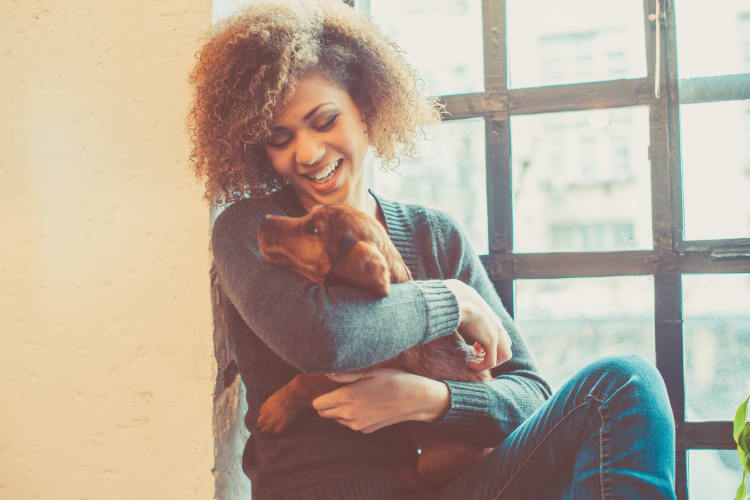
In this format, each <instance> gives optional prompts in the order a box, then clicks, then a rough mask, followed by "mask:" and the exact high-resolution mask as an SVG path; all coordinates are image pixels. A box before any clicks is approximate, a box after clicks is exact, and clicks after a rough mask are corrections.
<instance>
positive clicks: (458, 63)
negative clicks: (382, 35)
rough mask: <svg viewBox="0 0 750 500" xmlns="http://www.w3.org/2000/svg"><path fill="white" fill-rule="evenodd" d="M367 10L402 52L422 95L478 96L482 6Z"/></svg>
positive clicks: (391, 2) (375, 5) (440, 0)
mask: <svg viewBox="0 0 750 500" xmlns="http://www.w3.org/2000/svg"><path fill="white" fill-rule="evenodd" d="M370 10H371V13H372V16H373V18H374V19H375V21H376V22H377V23H378V24H379V25H380V26H381V27H382V28H383V29H384V31H385V32H386V33H388V35H389V36H390V37H391V38H392V39H393V40H394V41H395V42H396V43H398V44H399V45H400V46H401V47H402V48H403V49H404V50H405V51H406V57H407V59H408V60H409V62H410V63H411V64H412V65H414V67H415V68H416V70H417V75H419V77H420V78H421V79H422V80H424V83H425V92H426V93H427V94H429V95H447V94H463V93H467V92H481V91H483V90H484V72H483V52H482V2H479V1H476V0H408V1H404V0H370Z"/></svg>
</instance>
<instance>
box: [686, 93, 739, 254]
mask: <svg viewBox="0 0 750 500" xmlns="http://www.w3.org/2000/svg"><path fill="white" fill-rule="evenodd" d="M680 148H681V151H682V189H683V205H684V238H685V239H687V240H702V239H713V238H742V237H747V236H750V102H748V101H729V102H719V103H705V104H683V105H680Z"/></svg>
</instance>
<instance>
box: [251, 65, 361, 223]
mask: <svg viewBox="0 0 750 500" xmlns="http://www.w3.org/2000/svg"><path fill="white" fill-rule="evenodd" d="M366 132H367V127H366V125H365V123H364V122H363V119H362V114H361V113H360V111H359V109H357V106H356V105H355V104H354V101H352V98H351V96H350V95H349V93H348V92H347V91H346V90H344V89H342V88H341V87H340V86H338V85H336V84H334V83H332V82H331V80H329V79H327V78H325V77H324V76H321V75H318V74H310V75H308V76H305V77H304V78H303V79H301V80H300V82H299V83H298V85H297V88H296V89H295V91H294V94H293V95H292V97H291V99H290V100H289V102H288V103H287V104H286V106H284V107H283V108H282V109H280V110H278V111H277V112H276V116H275V117H274V123H273V127H272V130H271V135H270V137H269V138H268V140H267V141H266V144H265V150H266V154H267V155H268V159H269V160H270V161H271V165H272V166H273V168H274V170H276V172H278V173H279V175H281V176H282V177H283V178H284V179H286V180H287V181H289V183H290V184H291V185H292V188H293V189H294V191H295V192H296V194H297V198H298V199H299V201H300V203H301V204H302V206H304V207H305V208H306V209H308V210H309V209H310V208H312V207H314V206H315V205H323V204H328V203H348V204H350V205H351V204H353V205H355V206H356V205H357V204H358V202H357V200H361V199H362V193H364V189H365V184H364V175H363V173H364V167H363V165H364V161H365V156H366V154H367V148H368V147H369V140H368V137H367V133H366Z"/></svg>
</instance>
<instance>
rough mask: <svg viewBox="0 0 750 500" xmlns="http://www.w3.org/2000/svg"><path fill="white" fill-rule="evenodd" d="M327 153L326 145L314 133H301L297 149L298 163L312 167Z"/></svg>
mask: <svg viewBox="0 0 750 500" xmlns="http://www.w3.org/2000/svg"><path fill="white" fill-rule="evenodd" d="M325 154H326V148H325V145H324V144H323V143H322V142H321V141H320V140H318V139H317V138H316V137H315V136H314V134H300V136H299V138H298V139H297V150H296V151H295V155H296V160H297V163H299V164H301V165H303V166H305V167H311V166H313V165H315V164H316V163H318V162H319V161H320V160H322V159H323V157H324V156H325Z"/></svg>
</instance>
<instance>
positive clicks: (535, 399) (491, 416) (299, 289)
mask: <svg viewBox="0 0 750 500" xmlns="http://www.w3.org/2000/svg"><path fill="white" fill-rule="evenodd" d="M371 194H372V195H373V196H374V197H375V199H376V201H377V202H378V204H379V205H380V208H381V209H382V211H383V214H384V215H385V221H386V225H387V229H388V234H389V236H390V237H391V240H392V241H393V243H394V244H395V246H396V248H397V249H398V251H399V252H400V253H401V255H402V257H403V258H404V261H405V262H406V264H407V266H408V267H409V269H410V270H411V272H412V275H413V276H414V279H415V281H409V282H406V283H400V284H394V285H392V286H391V293H390V295H389V296H387V297H384V298H373V297H372V295H370V294H368V293H366V292H363V291H360V290H357V289H354V288H352V287H349V286H345V285H341V286H321V285H318V284H316V283H312V282H310V281H308V280H306V279H305V278H303V277H301V276H300V275H298V274H296V273H294V272H292V271H290V270H287V269H284V268H281V267H278V266H274V265H272V264H269V263H267V262H266V261H264V260H263V258H262V257H261V256H260V253H259V250H258V243H257V238H256V231H257V228H258V224H259V222H260V220H261V219H262V218H263V216H264V215H265V214H268V213H273V214H286V215H293V216H298V215H303V214H304V213H305V210H304V209H303V208H302V206H301V205H300V204H299V202H297V200H296V198H295V196H294V195H293V192H292V190H291V189H289V188H285V189H282V190H281V191H279V192H277V193H275V194H274V196H273V197H271V198H269V199H266V200H243V201H240V202H237V203H235V204H234V205H232V206H230V207H228V208H227V209H226V210H225V211H224V212H223V213H222V214H221V215H220V216H219V217H218V218H217V219H216V222H215V224H214V228H213V231H212V247H213V253H214V260H215V265H216V271H217V275H218V283H219V287H220V288H221V291H222V292H223V293H224V294H225V295H226V296H227V297H228V299H229V301H228V303H227V304H226V305H225V306H224V310H221V311H220V313H221V314H222V315H224V316H225V318H228V317H232V316H233V317H235V318H236V319H237V321H230V322H229V324H232V325H235V326H234V327H232V331H231V336H232V339H233V341H234V343H235V349H236V353H237V361H238V365H239V369H240V374H241V376H242V380H243V382H244V383H245V385H246V387H247V400H248V408H249V410H248V414H247V416H246V425H247V427H248V429H249V430H250V432H251V438H250V439H249V441H248V444H247V446H246V448H245V452H244V455H243V468H244V470H245V472H246V473H247V474H248V476H249V477H250V479H251V481H252V485H253V496H254V499H255V500H262V499H274V500H284V499H325V500H330V499H347V500H348V499H367V500H375V499H387V498H391V497H392V496H393V495H394V493H395V492H396V491H397V490H398V489H399V488H400V487H401V485H400V484H399V481H398V480H397V478H396V476H395V474H394V468H393V464H395V463H399V462H402V461H405V460H408V459H409V457H411V456H412V453H413V452H412V450H411V449H410V448H409V446H408V444H407V442H406V441H405V440H404V439H403V438H402V437H401V435H400V434H399V430H398V428H397V426H394V427H391V428H386V429H383V430H381V431H378V432H375V433H373V434H361V433H358V432H355V431H352V430H350V429H348V428H346V427H344V426H341V425H338V424H337V423H335V422H333V421H331V420H327V419H323V418H320V417H318V416H317V415H316V414H315V413H314V412H312V411H310V412H309V413H307V414H304V415H303V416H301V417H300V418H299V419H298V420H297V421H295V424H294V425H293V427H292V429H291V430H290V431H289V432H288V433H286V434H284V435H283V436H281V437H278V438H273V439H271V438H268V437H265V436H261V435H259V434H257V433H256V432H255V424H256V420H257V416H258V408H259V407H260V404H261V403H262V402H263V401H264V400H265V399H266V398H267V397H268V396H269V395H270V394H272V393H273V392H274V391H275V390H277V389H278V388H279V387H281V386H282V385H284V384H285V383H286V382H288V381H289V380H290V379H291V378H292V377H293V376H294V375H295V374H297V373H299V372H304V373H312V372H340V371H345V370H349V369H355V368H362V367H366V366H369V365H372V364H374V363H377V362H379V361H383V360H385V359H388V358H391V357H393V356H395V355H396V354H398V353H399V352H401V351H404V350H406V349H408V348H410V347H412V346H414V345H416V344H421V343H425V342H428V341H430V340H432V339H435V338H438V337H440V336H443V335H448V334H449V333H451V332H452V331H453V330H454V329H455V328H456V326H457V323H458V305H457V302H456V298H455V296H454V295H453V293H452V292H451V291H450V290H448V288H447V287H446V286H445V285H444V284H443V282H442V280H444V279H449V278H457V279H460V280H462V281H464V282H466V283H468V284H469V285H471V286H472V287H473V288H474V289H476V291H477V292H479V294H480V295H481V296H482V297H483V298H484V299H485V300H486V301H487V303H488V304H489V305H490V306H491V307H492V308H493V309H494V310H495V311H496V312H497V314H498V315H499V316H500V317H501V318H502V320H503V323H504V325H505V328H506V329H507V330H508V333H509V334H510V336H511V339H512V340H513V348H512V349H513V358H512V359H511V360H510V361H509V362H507V363H504V364H503V365H501V366H499V367H497V368H495V369H494V370H493V374H494V376H495V380H494V381H492V382H490V383H484V384H479V383H467V382H453V381H445V382H446V383H447V385H448V388H449V390H450V409H449V411H448V413H447V414H446V415H445V416H444V417H443V418H442V420H440V421H439V422H435V423H433V424H426V425H432V426H434V427H435V428H436V430H439V431H440V432H451V433H458V434H459V435H461V436H463V437H464V438H465V439H467V440H468V441H471V442H474V443H477V444H483V445H487V446H492V445H495V444H497V443H498V442H500V441H501V440H502V439H503V438H504V437H505V436H507V435H508V434H509V433H510V432H511V431H512V430H513V429H514V428H516V427H517V426H518V425H519V424H520V423H521V422H522V421H523V420H524V419H525V418H527V417H528V416H529V415H530V414H531V413H532V412H533V411H534V410H535V409H536V408H537V407H539V405H541V403H542V402H543V401H544V400H545V399H546V398H547V397H549V394H550V390H549V386H548V385H547V383H546V382H545V381H544V380H543V379H542V377H541V375H540V374H539V372H538V370H537V368H536V366H535V363H534V361H533V359H532V356H531V354H530V353H529V350H528V348H527V347H526V344H525V342H524V341H523V339H522V338H521V337H520V335H519V333H518V331H517V330H516V328H515V326H514V324H513V322H512V320H511V318H510V317H509V315H508V313H507V312H506V311H505V309H504V308H503V306H502V304H501V302H500V299H499V297H498V296H497V294H496V292H495V289H494V287H493V285H492V283H491V282H490V280H489V279H488V277H487V274H486V272H485V270H484V267H482V265H481V263H480V261H479V258H478V257H477V255H476V254H475V253H474V251H473V250H472V249H471V247H470V245H469V242H468V241H467V239H466V236H465V235H464V234H463V232H462V231H461V229H460V228H459V227H458V225H457V224H456V222H455V221H453V219H451V218H450V217H449V216H447V215H445V214H443V213H441V212H439V211H436V210H429V209H426V208H423V207H420V206H417V205H407V204H400V203H396V202H392V201H387V200H385V199H382V198H380V197H378V196H376V195H375V194H373V193H371Z"/></svg>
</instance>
